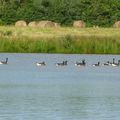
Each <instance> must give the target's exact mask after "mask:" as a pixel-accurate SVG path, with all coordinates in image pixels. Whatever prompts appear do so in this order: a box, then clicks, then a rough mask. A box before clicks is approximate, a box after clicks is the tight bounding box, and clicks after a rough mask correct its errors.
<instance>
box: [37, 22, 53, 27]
mask: <svg viewBox="0 0 120 120" xmlns="http://www.w3.org/2000/svg"><path fill="white" fill-rule="evenodd" d="M37 27H40V28H47V27H55V24H54V22H51V21H39V22H38V24H37Z"/></svg>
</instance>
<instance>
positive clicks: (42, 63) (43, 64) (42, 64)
mask: <svg viewBox="0 0 120 120" xmlns="http://www.w3.org/2000/svg"><path fill="white" fill-rule="evenodd" d="M36 65H37V66H45V65H46V64H45V62H40V63H36Z"/></svg>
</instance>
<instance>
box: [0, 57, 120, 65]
mask: <svg viewBox="0 0 120 120" xmlns="http://www.w3.org/2000/svg"><path fill="white" fill-rule="evenodd" d="M0 64H8V58H6V60H5V61H0ZM36 65H37V66H46V63H45V62H44V61H43V62H37V63H36ZM67 65H68V61H63V62H61V63H56V66H67ZM75 66H78V67H80V66H86V62H85V59H83V60H82V61H81V62H76V63H75ZM92 66H95V67H99V66H113V67H118V66H120V60H118V61H117V62H115V58H113V61H112V62H110V61H107V62H106V63H103V64H101V63H100V62H98V63H96V64H92Z"/></svg>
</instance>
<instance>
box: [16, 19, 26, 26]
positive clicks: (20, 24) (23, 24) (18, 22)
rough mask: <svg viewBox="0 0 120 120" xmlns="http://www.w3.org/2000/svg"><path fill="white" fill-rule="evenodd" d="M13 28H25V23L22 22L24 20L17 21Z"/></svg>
mask: <svg viewBox="0 0 120 120" xmlns="http://www.w3.org/2000/svg"><path fill="white" fill-rule="evenodd" d="M15 26H16V27H26V26H27V23H26V22H25V21H24V20H20V21H17V22H16V23H15Z"/></svg>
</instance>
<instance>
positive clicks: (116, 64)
mask: <svg viewBox="0 0 120 120" xmlns="http://www.w3.org/2000/svg"><path fill="white" fill-rule="evenodd" d="M111 65H112V66H113V67H117V66H120V60H118V63H115V62H114V61H113V63H112V64H111Z"/></svg>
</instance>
